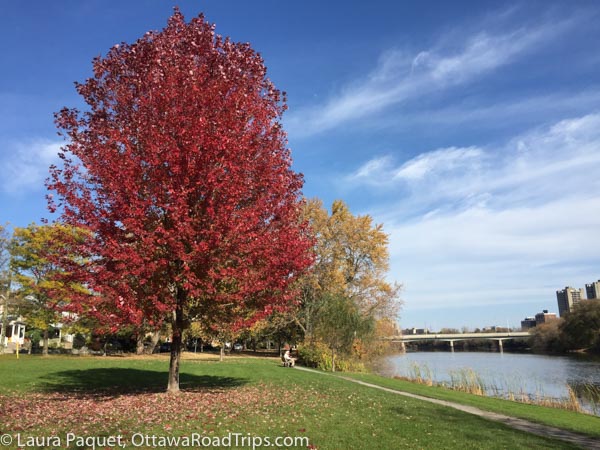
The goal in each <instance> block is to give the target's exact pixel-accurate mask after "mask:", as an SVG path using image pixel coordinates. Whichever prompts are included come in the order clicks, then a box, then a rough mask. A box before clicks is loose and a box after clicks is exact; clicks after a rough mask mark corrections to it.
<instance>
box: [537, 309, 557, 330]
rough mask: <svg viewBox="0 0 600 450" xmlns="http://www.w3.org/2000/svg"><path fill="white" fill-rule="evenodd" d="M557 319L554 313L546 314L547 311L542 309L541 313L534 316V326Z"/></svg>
mask: <svg viewBox="0 0 600 450" xmlns="http://www.w3.org/2000/svg"><path fill="white" fill-rule="evenodd" d="M556 319H558V317H556V314H555V313H551V312H548V310H547V309H544V310H543V311H542V312H541V313H537V314H536V315H535V325H536V326H538V325H541V324H543V323H548V322H552V321H553V320H556Z"/></svg>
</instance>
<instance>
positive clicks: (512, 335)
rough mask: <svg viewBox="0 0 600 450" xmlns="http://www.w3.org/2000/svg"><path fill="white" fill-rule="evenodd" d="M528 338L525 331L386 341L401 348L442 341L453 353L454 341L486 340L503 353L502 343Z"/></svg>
mask: <svg viewBox="0 0 600 450" xmlns="http://www.w3.org/2000/svg"><path fill="white" fill-rule="evenodd" d="M529 336H530V334H529V332H527V331H509V332H504V333H460V334H442V333H430V334H406V335H400V336H391V337H388V338H386V339H385V340H387V341H392V342H401V343H402V348H404V344H405V343H407V342H423V341H443V342H449V343H450V349H451V350H452V351H454V342H456V341H468V340H473V339H486V340H492V341H498V346H499V347H500V351H503V348H502V342H503V341H506V340H508V339H524V338H528V337H529Z"/></svg>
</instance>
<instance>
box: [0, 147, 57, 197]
mask: <svg viewBox="0 0 600 450" xmlns="http://www.w3.org/2000/svg"><path fill="white" fill-rule="evenodd" d="M61 145H62V142H55V141H51V140H48V139H31V140H27V141H22V142H12V143H8V144H5V145H4V148H5V150H4V151H3V152H2V156H1V160H0V164H1V166H2V167H3V169H2V170H3V177H2V181H1V182H0V183H1V184H0V188H1V189H2V191H4V192H6V193H21V192H25V191H33V190H41V189H43V188H44V180H45V179H46V177H47V176H48V167H49V166H50V165H51V164H53V163H55V162H56V161H58V152H59V151H60V147H61Z"/></svg>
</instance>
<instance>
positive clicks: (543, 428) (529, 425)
mask: <svg viewBox="0 0 600 450" xmlns="http://www.w3.org/2000/svg"><path fill="white" fill-rule="evenodd" d="M296 369H298V370H304V371H307V372H312V373H317V374H320V375H331V374H329V373H326V372H321V371H318V370H313V369H308V368H306V367H299V366H296ZM336 377H337V378H341V379H342V380H346V381H350V382H352V383H356V384H362V385H363V386H368V387H372V388H375V389H379V390H381V391H385V392H389V393H391V394H397V395H403V396H405V397H411V398H416V399H418V400H423V401H425V402H429V403H435V404H437V405H443V406H447V407H449V408H454V409H458V410H459V411H464V412H466V413H469V414H474V415H476V416H479V417H483V418H485V419H489V420H494V421H496V422H501V423H503V424H505V425H508V426H509V427H512V428H515V429H517V430H521V431H525V432H527V433H532V434H537V435H538V436H543V437H550V438H554V439H560V440H563V441H566V442H570V443H572V444H575V445H579V446H580V447H583V448H588V449H600V441H599V440H598V439H595V438H592V437H589V436H586V435H583V434H579V433H574V432H572V431H567V430H562V429H560V428H555V427H550V426H548V425H542V424H539V423H535V422H529V421H528V420H524V419H519V418H517V417H511V416H505V415H504V414H498V413H495V412H491V411H484V410H483V409H479V408H475V407H474V406H467V405H461V404H460V403H454V402H449V401H446V400H438V399H436V398H430V397H424V396H422V395H417V394H411V393H409V392H403V391H397V390H395V389H389V388H386V387H383V386H378V385H376V384H371V383H366V382H364V381H360V380H355V379H354V378H348V377H344V376H341V375H336Z"/></svg>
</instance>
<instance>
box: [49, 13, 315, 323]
mask: <svg viewBox="0 0 600 450" xmlns="http://www.w3.org/2000/svg"><path fill="white" fill-rule="evenodd" d="M93 67H94V76H93V77H92V78H90V79H88V80H86V82H85V83H83V84H77V85H76V86H77V90H78V92H79V93H80V94H81V95H82V97H83V98H84V100H85V102H86V103H87V104H88V106H89V108H88V109H87V110H86V111H85V112H80V111H78V110H76V109H67V108H65V109H63V110H62V111H60V113H57V114H56V123H57V126H58V127H59V129H61V130H62V131H61V134H62V135H63V136H65V137H66V139H67V143H66V145H65V146H64V147H63V150H62V153H61V155H60V156H61V159H62V160H63V162H62V164H61V166H60V167H54V166H53V167H51V178H50V179H49V181H48V188H49V189H50V190H53V191H55V192H56V193H57V201H56V203H55V202H54V201H53V200H52V196H51V195H50V196H49V203H50V208H51V209H53V210H55V209H57V208H62V218H61V219H62V220H63V221H64V222H66V223H68V224H71V225H73V226H76V227H81V228H83V229H86V230H88V231H90V232H91V238H90V239H89V240H88V241H87V242H86V244H85V245H84V247H83V248H82V249H81V251H82V252H83V253H84V254H85V255H87V256H88V258H89V260H88V261H89V263H88V264H86V265H85V266H82V267H81V269H82V270H80V271H79V272H78V274H77V275H78V276H79V281H82V282H85V283H86V284H87V285H88V286H89V287H90V288H91V289H92V290H93V291H94V292H95V293H97V295H96V296H94V297H93V300H92V301H93V302H96V304H95V305H94V309H95V311H97V312H101V311H104V312H106V311H111V310H113V307H115V308H117V309H118V310H119V311H121V312H122V313H124V315H123V318H125V319H126V321H128V322H130V323H140V322H141V321H142V320H146V321H148V322H150V323H154V324H156V323H159V322H160V321H161V320H162V319H164V318H165V317H171V314H172V313H174V312H178V314H180V315H181V317H180V319H182V320H181V323H180V324H181V325H182V327H185V321H187V320H189V319H190V318H192V319H193V318H194V317H195V316H198V315H202V316H204V317H207V316H210V311H211V309H212V308H215V307H218V306H219V305H231V304H234V305H235V308H234V310H235V311H238V313H239V314H240V315H241V317H240V318H241V319H244V320H245V319H247V318H248V317H250V316H251V315H252V314H256V313H258V314H259V315H260V314H261V313H265V312H267V313H268V312H269V311H270V309H272V308H273V307H277V305H282V304H285V303H287V302H288V301H289V287H290V285H291V283H292V282H293V281H294V280H295V279H296V277H297V276H298V274H299V273H300V272H301V271H302V270H303V269H305V268H306V267H307V266H308V265H309V264H310V260H311V257H310V252H309V248H310V245H311V240H310V238H309V237H308V233H307V230H306V226H305V224H302V223H301V221H300V219H299V216H300V204H299V203H300V201H301V187H302V177H301V176H300V175H299V174H296V173H294V172H293V171H292V170H291V167H290V166H291V158H290V152H289V150H288V149H287V148H286V145H287V141H286V137H285V133H284V131H283V130H282V128H281V125H280V118H281V115H282V113H283V111H284V110H285V109H286V106H285V99H284V96H283V95H282V93H281V92H280V91H278V90H277V89H276V88H275V87H274V86H273V84H272V83H271V82H270V81H269V80H268V78H267V77H266V68H265V66H264V63H263V60H262V58H261V57H260V56H259V54H257V53H256V52H255V51H253V50H252V49H251V48H250V45H249V44H240V43H233V42H231V41H230V40H229V39H228V38H227V39H224V38H222V37H220V36H218V35H216V34H215V32H214V26H213V25H211V24H209V23H207V22H206V21H205V20H204V17H203V16H202V15H201V16H199V17H197V18H195V19H193V20H192V21H191V22H190V23H186V22H185V20H184V17H183V16H182V14H181V13H180V12H179V11H178V10H176V11H175V14H174V15H173V16H172V17H171V18H170V19H169V22H168V25H167V27H166V28H165V29H163V30H162V31H160V32H149V33H146V35H144V36H143V37H142V38H141V39H139V40H138V41H137V42H135V43H134V44H126V43H123V44H120V45H115V46H114V47H113V48H112V49H111V50H110V51H109V52H108V54H107V55H106V56H105V57H98V58H96V59H95V60H94V62H93ZM106 302H109V303H110V305H108V306H110V307H109V308H106V306H107V304H106Z"/></svg>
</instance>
